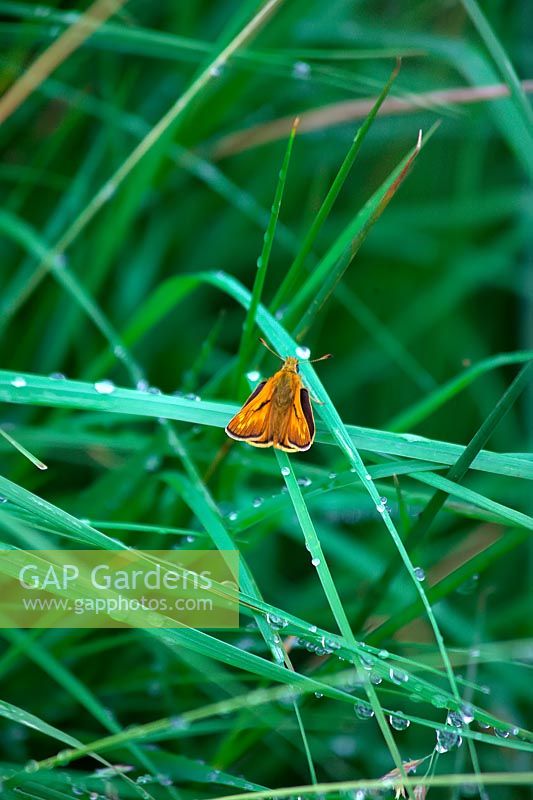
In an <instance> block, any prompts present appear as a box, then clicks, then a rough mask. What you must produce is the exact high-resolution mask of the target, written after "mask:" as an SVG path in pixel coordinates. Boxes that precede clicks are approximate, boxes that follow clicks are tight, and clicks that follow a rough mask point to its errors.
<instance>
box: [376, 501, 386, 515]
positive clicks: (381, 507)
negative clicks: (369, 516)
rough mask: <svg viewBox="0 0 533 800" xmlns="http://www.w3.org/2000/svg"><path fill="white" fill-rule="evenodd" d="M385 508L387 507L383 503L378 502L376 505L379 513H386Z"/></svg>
mask: <svg viewBox="0 0 533 800" xmlns="http://www.w3.org/2000/svg"><path fill="white" fill-rule="evenodd" d="M385 510H386V509H385V506H384V505H383V503H378V505H377V506H376V511H377V512H378V514H384V513H385Z"/></svg>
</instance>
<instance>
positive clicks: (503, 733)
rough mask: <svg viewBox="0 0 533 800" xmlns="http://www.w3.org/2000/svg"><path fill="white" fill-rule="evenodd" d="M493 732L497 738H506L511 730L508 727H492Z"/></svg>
mask: <svg viewBox="0 0 533 800" xmlns="http://www.w3.org/2000/svg"><path fill="white" fill-rule="evenodd" d="M494 733H495V734H496V736H497V737H498V738H499V739H508V738H509V736H510V734H511V731H510V730H509V729H508V728H494Z"/></svg>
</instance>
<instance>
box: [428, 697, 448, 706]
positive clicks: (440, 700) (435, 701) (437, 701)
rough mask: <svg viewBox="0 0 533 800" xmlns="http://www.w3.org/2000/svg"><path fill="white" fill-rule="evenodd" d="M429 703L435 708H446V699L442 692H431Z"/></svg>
mask: <svg viewBox="0 0 533 800" xmlns="http://www.w3.org/2000/svg"><path fill="white" fill-rule="evenodd" d="M431 704H432V705H433V706H435V708H446V706H447V704H448V701H447V700H446V698H445V697H444V695H442V694H432V695H431Z"/></svg>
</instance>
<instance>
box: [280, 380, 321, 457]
mask: <svg viewBox="0 0 533 800" xmlns="http://www.w3.org/2000/svg"><path fill="white" fill-rule="evenodd" d="M298 380H299V385H298V386H297V388H296V391H295V393H294V397H293V402H292V408H291V409H290V412H289V414H288V415H287V424H286V426H285V429H284V432H283V436H281V437H280V441H279V442H277V443H276V445H275V446H276V447H279V449H280V450H285V452H287V453H294V452H297V451H298V450H309V448H310V447H311V445H312V444H313V440H314V438H315V420H314V417H313V409H312V407H311V398H310V397H309V392H308V390H307V389H306V388H305V387H304V386H302V384H301V380H300V379H298Z"/></svg>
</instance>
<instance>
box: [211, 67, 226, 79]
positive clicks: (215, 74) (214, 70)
mask: <svg viewBox="0 0 533 800" xmlns="http://www.w3.org/2000/svg"><path fill="white" fill-rule="evenodd" d="M223 70H224V65H223V64H213V66H212V67H211V68H210V70H209V74H210V75H211V77H212V78H219V77H220V76H221V75H222V72H223Z"/></svg>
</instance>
